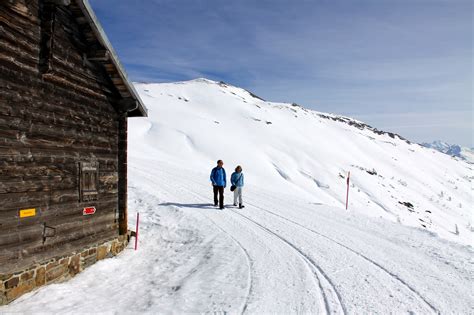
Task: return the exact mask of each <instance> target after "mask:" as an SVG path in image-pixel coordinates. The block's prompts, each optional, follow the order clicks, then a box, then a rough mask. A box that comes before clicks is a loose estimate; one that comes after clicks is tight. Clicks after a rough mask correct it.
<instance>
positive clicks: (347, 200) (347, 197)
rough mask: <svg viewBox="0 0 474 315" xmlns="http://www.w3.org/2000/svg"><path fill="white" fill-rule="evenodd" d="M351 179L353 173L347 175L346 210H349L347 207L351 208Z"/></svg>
mask: <svg viewBox="0 0 474 315" xmlns="http://www.w3.org/2000/svg"><path fill="white" fill-rule="evenodd" d="M350 178H351V172H349V173H348V174H347V193H346V210H347V207H348V206H349V180H350Z"/></svg>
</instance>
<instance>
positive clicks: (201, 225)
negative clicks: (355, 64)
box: [0, 159, 473, 314]
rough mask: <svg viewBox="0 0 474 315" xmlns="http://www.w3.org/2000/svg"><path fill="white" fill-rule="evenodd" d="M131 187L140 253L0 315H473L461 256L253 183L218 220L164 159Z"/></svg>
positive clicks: (194, 182) (428, 238)
mask: <svg viewBox="0 0 474 315" xmlns="http://www.w3.org/2000/svg"><path fill="white" fill-rule="evenodd" d="M130 186H131V187H130V221H131V222H130V224H131V226H133V224H134V222H133V218H134V215H135V212H136V211H140V214H141V218H142V222H141V225H142V229H141V240H140V248H139V250H138V251H136V252H135V251H133V250H132V249H131V248H129V249H127V250H126V251H125V252H124V253H123V254H121V255H119V256H118V257H116V258H113V259H107V260H104V261H100V262H99V263H97V264H96V265H94V266H92V267H91V268H89V269H87V270H86V271H84V272H83V273H81V274H79V275H78V276H77V277H76V278H74V279H72V280H71V281H69V282H67V283H62V284H55V285H50V286H46V287H44V288H41V289H40V290H38V291H36V292H33V293H31V294H28V295H26V296H24V297H22V298H20V299H19V300H17V301H15V302H14V303H12V304H11V305H9V306H7V307H3V308H0V313H3V312H17V311H23V312H25V311H26V312H32V313H35V312H73V313H75V312H76V313H84V312H111V313H136V312H176V313H181V312H226V313H265V312H266V313H269V312H278V313H322V314H324V313H326V314H329V313H330V314H354V313H388V312H392V313H408V312H415V313H420V314H428V313H469V312H472V307H473V303H472V298H471V295H472V280H473V268H472V250H471V249H470V248H469V247H467V246H463V245H458V244H455V243H450V242H448V241H445V240H442V239H440V238H438V237H436V236H434V235H431V234H429V233H427V232H425V231H423V230H420V229H415V228H409V227H405V226H403V225H400V224H396V223H391V222H388V221H386V220H383V219H374V218H368V217H364V216H360V215H354V214H353V213H351V212H346V211H345V210H343V209H336V208H331V207H328V206H324V205H320V204H314V203H310V202H309V201H306V200H304V199H302V198H301V197H299V196H298V197H295V196H291V195H285V194H283V193H281V192H279V193H276V192H272V191H269V190H265V189H262V188H260V187H254V186H252V185H248V186H247V187H246V188H245V194H244V197H245V204H246V208H245V209H236V208H234V207H232V206H230V207H229V206H228V207H227V208H226V209H225V210H224V211H220V210H218V209H216V208H215V207H213V206H212V205H211V202H212V201H211V197H212V196H211V186H210V183H209V182H208V174H207V173H203V172H194V171H192V170H185V169H183V168H181V167H177V166H174V165H172V164H168V163H166V162H164V161H160V162H159V163H157V162H156V161H155V160H152V159H150V160H146V159H144V160H141V161H139V162H138V161H137V160H134V162H133V163H132V164H131V165H130ZM226 198H227V199H226V204H227V205H229V203H231V202H232V200H231V194H230V193H229V191H228V189H227V191H226Z"/></svg>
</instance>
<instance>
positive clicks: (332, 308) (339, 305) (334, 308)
mask: <svg viewBox="0 0 474 315" xmlns="http://www.w3.org/2000/svg"><path fill="white" fill-rule="evenodd" d="M162 171H163V172H166V171H164V170H162ZM169 175H170V176H172V175H171V174H169ZM188 181H189V182H192V183H193V189H195V190H196V187H198V186H201V187H203V188H207V185H205V184H204V183H202V182H195V181H193V180H192V179H188ZM173 189H176V187H174V188H173ZM179 189H181V190H184V191H186V193H187V194H188V195H193V196H194V197H195V199H196V198H197V199H199V200H200V201H203V202H206V201H208V200H209V197H208V195H209V193H204V194H199V193H196V192H195V191H194V190H193V189H190V188H186V187H180V188H179ZM199 191H201V189H199ZM246 204H247V205H248V209H249V210H252V211H254V210H258V211H263V212H265V213H269V214H271V215H272V216H273V217H276V218H278V219H279V220H284V221H285V222H286V223H291V224H292V225H293V226H298V227H300V228H303V229H304V230H305V231H308V232H310V233H311V234H313V235H317V236H318V237H320V238H321V237H322V238H324V239H326V240H328V241H330V242H331V243H332V244H333V245H337V246H338V247H340V248H343V249H344V250H345V251H346V253H345V255H347V251H349V253H350V254H353V255H355V256H356V257H357V258H358V259H361V260H363V261H364V262H366V263H368V264H369V265H371V267H372V268H373V267H375V268H377V269H378V270H380V271H381V272H383V273H384V274H385V275H387V276H388V277H390V278H391V279H392V281H393V282H397V283H399V285H401V286H402V287H403V288H404V290H405V291H408V294H407V296H408V297H409V296H410V295H412V296H414V297H415V298H416V299H418V300H419V301H420V304H424V306H421V307H420V309H419V311H421V312H424V313H426V312H429V313H439V312H440V311H439V310H438V309H437V308H436V307H435V306H434V305H433V304H432V303H431V302H429V301H428V299H427V298H426V297H424V296H423V295H422V294H421V293H419V292H418V291H417V290H416V289H415V288H414V287H413V286H411V285H410V284H409V283H408V282H406V281H405V280H403V279H402V278H401V277H400V276H398V275H397V274H395V273H393V272H391V271H389V270H388V269H387V268H386V267H384V266H382V265H381V264H380V263H378V262H376V261H374V260H373V259H371V258H369V257H367V256H366V255H364V254H362V253H361V252H358V251H356V250H354V249H352V248H350V247H349V246H346V245H344V244H342V243H340V242H338V241H336V240H334V239H332V238H331V237H328V236H327V235H324V234H322V233H320V232H317V231H315V230H314V229H311V228H308V227H307V226H305V225H303V224H301V223H298V222H296V221H294V220H291V219H289V218H286V217H283V216H282V215H279V214H277V213H275V212H273V211H271V210H268V209H264V208H262V207H259V206H257V205H255V204H254V203H253V202H248V201H247V202H246ZM227 210H230V211H229V212H231V213H233V216H240V217H242V218H244V219H245V220H246V221H247V222H250V223H251V224H253V225H254V226H257V227H258V228H259V229H260V230H263V231H265V232H266V233H268V234H270V235H273V236H275V237H276V238H278V239H279V240H281V241H282V242H284V243H285V244H286V245H287V246H289V247H291V248H292V249H293V251H294V252H296V253H297V254H298V255H299V256H300V258H301V259H302V260H303V261H304V262H305V263H306V264H307V265H308V267H309V268H310V269H311V270H314V271H313V272H314V274H315V276H316V281H317V283H318V287H319V290H320V291H321V295H322V299H323V300H324V310H325V311H326V313H331V312H332V313H337V312H338V311H339V312H340V313H347V312H348V311H347V309H346V307H345V305H344V303H343V298H342V297H341V295H340V293H339V292H338V290H337V287H336V285H334V284H333V281H332V280H331V279H330V278H329V276H328V275H327V272H325V271H324V270H323V269H322V267H321V266H319V265H318V264H317V263H316V262H315V261H314V260H313V259H312V258H311V257H310V256H309V255H307V254H306V253H305V252H304V251H303V250H302V249H301V248H300V247H298V246H296V245H295V244H294V243H292V242H291V241H289V240H288V239H286V238H285V237H284V236H282V235H281V234H278V233H276V232H275V231H274V230H271V229H270V228H269V227H267V226H265V225H263V224H262V223H260V222H257V221H255V220H254V219H252V218H250V217H248V216H246V215H244V214H242V213H239V212H237V211H235V210H233V209H227ZM217 212H218V213H219V211H217ZM206 216H207V215H206ZM233 219H235V218H233ZM214 223H215V222H214ZM215 224H216V225H217V226H219V224H218V223H215ZM219 227H220V226H219ZM220 229H222V230H224V228H222V227H220ZM234 240H235V239H234ZM240 246H242V245H240ZM245 252H246V253H247V255H248V252H247V251H245ZM249 259H250V257H249ZM369 269H370V268H369ZM369 274H370V273H369ZM321 278H323V279H324V281H325V282H326V283H327V285H329V287H330V288H329V289H324V288H323V285H322V281H321V280H320V279H321ZM378 289H380V288H378ZM252 293H253V292H249V295H251V294H252ZM327 295H332V296H335V300H336V301H337V302H336V303H334V301H333V302H332V303H330V302H329V301H328V300H329V299H328V298H327ZM247 299H248V300H251V299H249V298H247ZM333 300H334V298H333ZM330 304H332V305H330ZM334 304H336V305H334ZM243 309H244V310H246V309H247V306H245V307H244V308H243ZM313 311H314V310H313ZM320 311H321V310H320ZM352 311H354V309H352Z"/></svg>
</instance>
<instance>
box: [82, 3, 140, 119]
mask: <svg viewBox="0 0 474 315" xmlns="http://www.w3.org/2000/svg"><path fill="white" fill-rule="evenodd" d="M76 2H77V4H78V6H79V7H80V8H81V11H82V12H83V14H84V17H85V18H86V19H87V21H88V23H89V25H90V27H91V29H92V31H93V32H94V35H95V36H96V38H97V40H98V41H99V42H100V44H101V45H102V46H103V47H104V48H105V49H106V50H107V55H108V58H107V63H109V64H110V65H111V66H112V67H110V66H109V67H106V70H107V72H109V71H113V72H115V77H118V78H119V79H121V80H117V79H115V80H114V81H113V82H114V84H116V87H117V89H118V90H119V91H120V93H121V94H122V93H123V92H128V93H126V94H130V96H131V98H132V99H133V100H134V101H135V102H136V106H135V107H134V108H131V109H130V110H129V111H128V113H127V116H128V117H147V116H148V110H147V108H146V107H145V105H144V104H143V102H142V100H141V98H140V96H139V95H138V92H137V91H136V90H135V87H134V86H133V84H132V83H131V82H130V81H129V80H128V77H127V74H126V72H125V70H124V68H123V66H122V64H121V63H120V61H119V58H118V56H117V54H116V52H115V50H114V48H113V47H112V44H111V43H110V41H109V39H108V38H107V35H106V34H105V32H104V29H103V28H102V26H101V25H100V23H99V21H98V19H97V17H96V15H95V13H94V11H93V10H92V7H91V6H90V4H89V1H88V0H76ZM107 68H108V69H107ZM120 81H121V82H120Z"/></svg>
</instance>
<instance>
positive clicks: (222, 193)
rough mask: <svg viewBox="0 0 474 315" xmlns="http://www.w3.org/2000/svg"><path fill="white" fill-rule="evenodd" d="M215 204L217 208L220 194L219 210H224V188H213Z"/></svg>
mask: <svg viewBox="0 0 474 315" xmlns="http://www.w3.org/2000/svg"><path fill="white" fill-rule="evenodd" d="M213 189H214V204H215V205H216V206H217V202H218V200H217V193H219V208H224V186H213Z"/></svg>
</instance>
